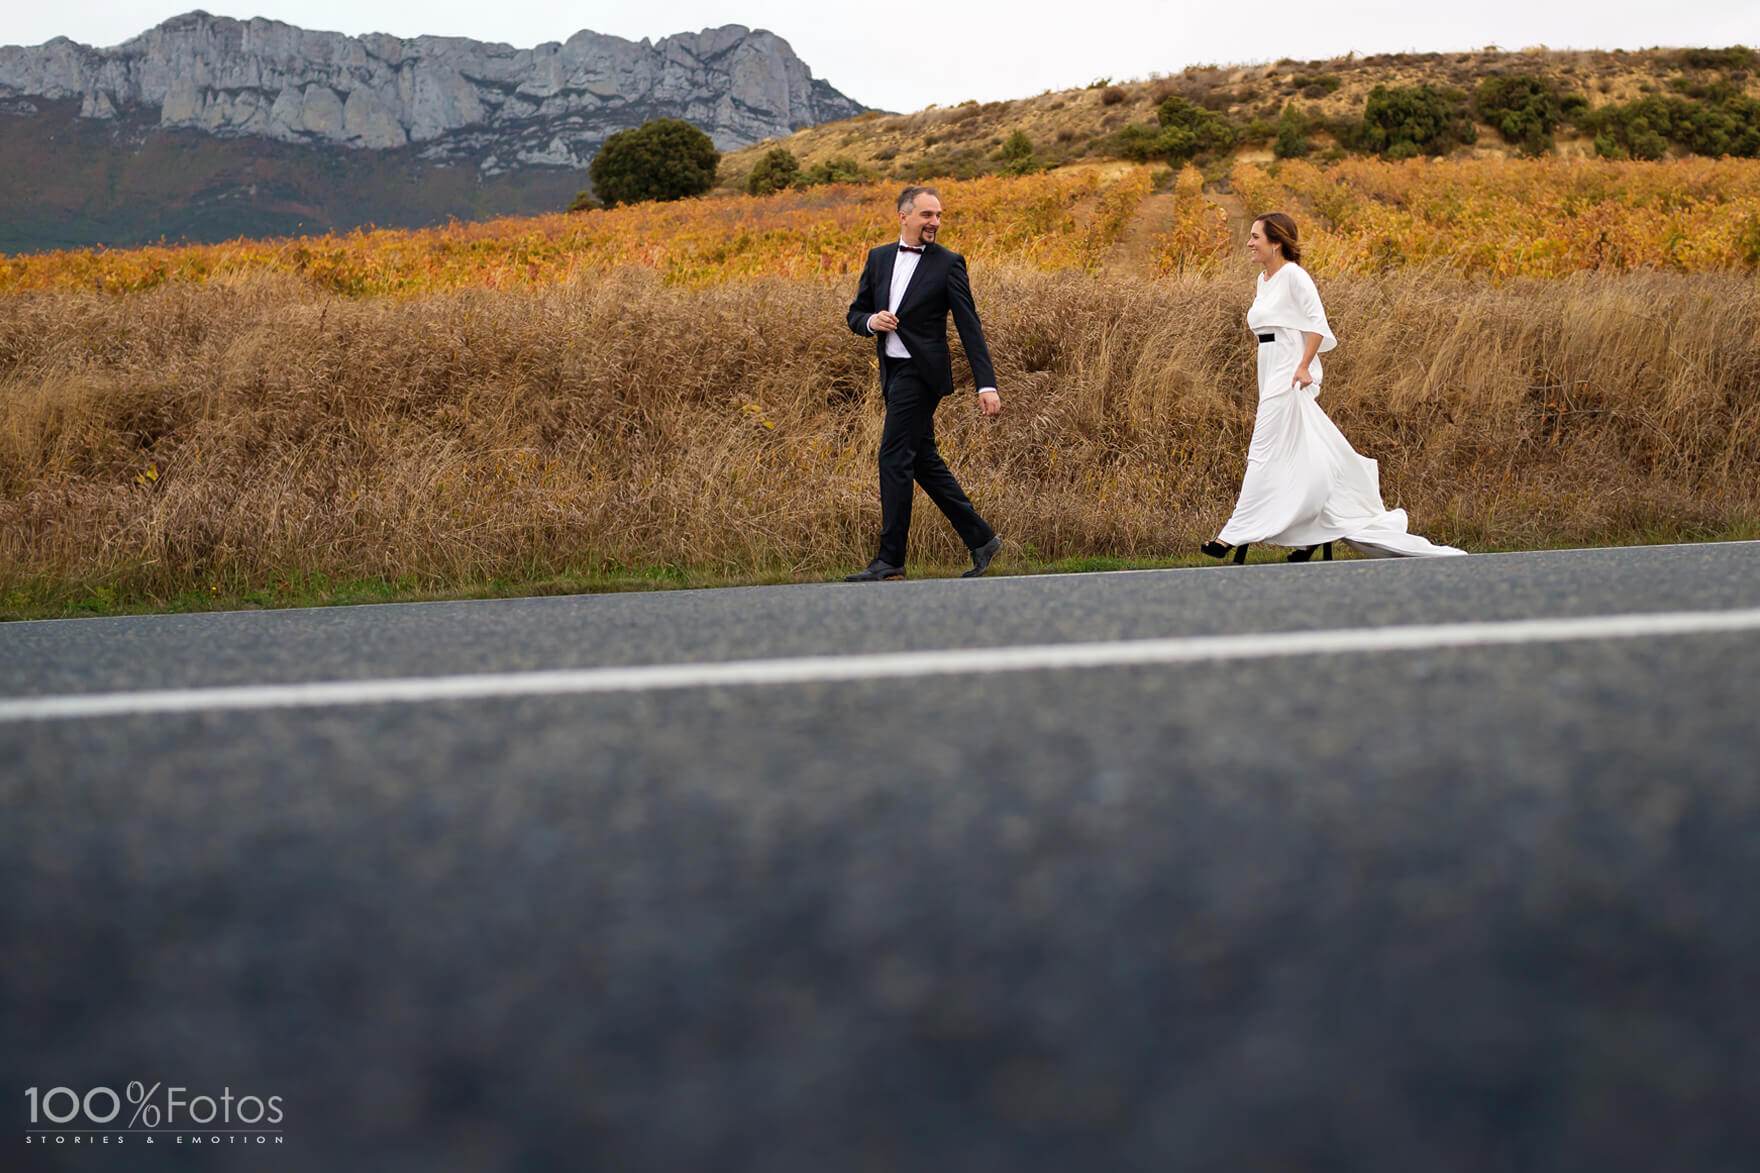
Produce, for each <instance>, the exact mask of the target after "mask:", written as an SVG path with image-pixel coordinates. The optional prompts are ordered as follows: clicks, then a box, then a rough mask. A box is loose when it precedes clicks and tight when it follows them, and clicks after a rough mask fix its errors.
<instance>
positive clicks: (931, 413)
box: [880, 359, 996, 566]
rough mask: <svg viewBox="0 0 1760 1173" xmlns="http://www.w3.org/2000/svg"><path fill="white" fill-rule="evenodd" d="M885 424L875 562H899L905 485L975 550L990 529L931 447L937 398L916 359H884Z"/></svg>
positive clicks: (906, 523)
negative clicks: (919, 489) (917, 490)
mask: <svg viewBox="0 0 1760 1173" xmlns="http://www.w3.org/2000/svg"><path fill="white" fill-rule="evenodd" d="M886 366H887V367H888V370H887V372H886V375H887V378H886V426H885V428H884V430H882V432H881V433H880V561H882V562H885V563H888V564H890V565H892V566H903V565H904V555H905V546H906V542H907V539H908V538H909V536H910V529H911V486H912V484H913V483H915V484H919V485H921V486H923V491H924V492H925V493H928V494H929V500H931V501H933V502H935V504H936V506H937V507H938V508H940V510H941V512H942V513H945V514H946V515H947V520H948V521H950V522H952V523H953V528H954V532H956V533H958V534H959V538H960V541H962V542H964V543H965V544H966V548H967V549H976V548H977V547H979V546H982V545H983V544H984V543H985V542H988V541H989V540H990V539H991V538H993V537H995V536H996V531H995V530H993V529H991V528H990V526H989V524H988V523H986V522H985V521H984V519H983V518H982V517H979V516H978V511H977V510H976V509H974V508H972V503H971V501H970V499H968V498H967V497H966V494H965V490H964V489H962V488H960V487H959V482H958V481H957V480H955V479H954V476H953V474H952V473H951V472H949V471H948V470H947V464H946V462H945V461H943V460H942V459H941V453H940V451H939V450H937V449H936V447H935V408H936V407H937V406H939V405H940V402H941V397H940V396H939V395H937V394H935V392H934V391H933V390H931V389H930V388H929V385H928V384H927V383H926V382H924V381H923V377H922V375H921V374H920V373H918V371H917V369H916V364H915V363H913V362H911V361H909V360H898V359H894V360H892V361H890V362H888V363H887V364H886Z"/></svg>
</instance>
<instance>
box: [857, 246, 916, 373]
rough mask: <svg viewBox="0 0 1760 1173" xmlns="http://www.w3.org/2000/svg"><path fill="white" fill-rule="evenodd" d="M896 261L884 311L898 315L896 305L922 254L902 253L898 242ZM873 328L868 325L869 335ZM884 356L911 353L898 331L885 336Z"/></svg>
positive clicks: (900, 355) (906, 356) (907, 356)
mask: <svg viewBox="0 0 1760 1173" xmlns="http://www.w3.org/2000/svg"><path fill="white" fill-rule="evenodd" d="M898 243H899V250H898V259H897V260H896V261H893V262H892V290H891V293H890V295H889V296H888V297H887V299H886V311H887V312H888V313H890V314H893V315H895V316H896V315H897V314H898V303H899V302H901V301H903V300H904V291H905V289H906V288H907V287H908V286H909V285H910V283H911V275H912V274H914V273H915V272H916V271H917V262H918V261H920V260H922V259H923V254H922V253H907V252H905V251H904V241H902V240H900V241H899V242H898ZM873 329H874V327H873V326H872V325H869V327H868V330H869V332H870V333H871V332H872V331H873ZM886 355H887V357H888V358H909V357H910V356H911V352H910V351H908V350H906V349H905V346H904V342H903V341H901V340H900V339H899V337H898V331H897V330H892V331H890V332H888V333H887V335H886Z"/></svg>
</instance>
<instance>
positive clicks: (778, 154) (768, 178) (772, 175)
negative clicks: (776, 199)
mask: <svg viewBox="0 0 1760 1173" xmlns="http://www.w3.org/2000/svg"><path fill="white" fill-rule="evenodd" d="M800 174H801V161H800V160H799V159H797V158H795V157H794V152H793V151H790V150H789V149H788V148H787V147H774V148H772V149H771V150H770V152H769V153H768V154H766V155H765V156H764V157H763V158H762V159H759V160H758V165H757V166H756V167H753V168H752V174H751V176H750V177H749V178H747V180H746V193H747V194H748V195H755V196H761V195H772V194H774V193H776V192H779V191H783V190H785V189H787V188H790V187H793V186H794V185H795V181H796V180H798V179H799V178H800Z"/></svg>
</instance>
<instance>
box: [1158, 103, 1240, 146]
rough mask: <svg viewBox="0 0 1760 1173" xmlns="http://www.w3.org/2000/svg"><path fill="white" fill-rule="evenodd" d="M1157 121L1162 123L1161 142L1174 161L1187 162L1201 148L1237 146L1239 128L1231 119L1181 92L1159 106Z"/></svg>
mask: <svg viewBox="0 0 1760 1173" xmlns="http://www.w3.org/2000/svg"><path fill="white" fill-rule="evenodd" d="M1155 121H1157V122H1159V123H1160V124H1161V145H1162V148H1163V153H1164V154H1165V156H1166V158H1167V161H1168V162H1170V163H1183V162H1184V161H1185V160H1187V159H1190V158H1191V157H1192V156H1193V155H1196V154H1198V153H1199V152H1200V151H1226V150H1228V148H1230V147H1232V146H1234V140H1235V128H1234V127H1233V126H1231V125H1229V121H1228V119H1226V118H1224V117H1223V116H1222V115H1221V114H1218V113H1216V112H1215V111H1214V110H1206V109H1204V107H1202V106H1200V105H1198V104H1197V103H1195V102H1188V101H1186V100H1185V99H1184V98H1182V97H1180V96H1179V95H1178V94H1174V95H1172V96H1171V97H1169V98H1168V99H1167V100H1166V101H1164V102H1162V103H1161V105H1160V106H1158V107H1157V108H1156V110H1155Z"/></svg>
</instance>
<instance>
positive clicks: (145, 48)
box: [0, 11, 863, 177]
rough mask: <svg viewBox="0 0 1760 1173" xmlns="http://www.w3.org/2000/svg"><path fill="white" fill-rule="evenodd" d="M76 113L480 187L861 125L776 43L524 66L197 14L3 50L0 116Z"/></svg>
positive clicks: (699, 36)
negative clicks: (42, 103)
mask: <svg viewBox="0 0 1760 1173" xmlns="http://www.w3.org/2000/svg"><path fill="white" fill-rule="evenodd" d="M32 99H42V100H46V101H55V102H66V101H68V100H71V99H77V100H78V101H79V103H80V108H79V114H80V117H81V118H82V119H91V120H98V121H110V120H118V119H124V118H129V117H131V116H132V117H135V118H137V119H138V117H139V115H140V114H141V113H143V112H144V111H147V110H149V109H151V108H156V109H157V111H158V117H157V124H158V126H159V127H161V128H163V129H166V130H194V131H198V132H204V133H207V134H211V135H217V136H228V137H242V136H252V137H260V138H267V139H271V140H276V141H279V142H283V143H292V144H306V145H313V146H321V147H331V148H334V147H345V148H351V149H370V150H401V149H403V148H411V149H412V150H413V153H414V154H415V155H416V157H418V158H420V159H421V160H423V161H425V162H429V163H459V162H466V161H468V162H469V163H470V164H472V165H474V166H475V167H476V168H477V170H478V171H479V173H480V174H481V175H483V176H484V177H488V176H494V175H498V174H502V173H506V172H510V171H515V170H518V169H522V168H529V167H540V168H563V169H578V168H581V167H584V166H585V165H586V164H587V162H588V161H590V159H591V157H592V155H593V153H594V152H595V151H596V150H597V149H598V147H599V145H600V144H601V143H603V142H604V140H605V138H606V137H607V136H609V135H610V134H612V133H613V132H615V131H617V130H621V129H624V128H626V127H629V126H635V125H639V124H640V123H642V122H643V121H646V120H647V119H649V118H656V117H673V118H683V119H685V120H687V121H689V122H691V123H694V124H695V125H697V126H699V127H701V128H702V129H703V130H705V131H706V132H708V133H709V135H710V136H711V137H712V138H713V139H714V140H715V144H716V146H717V147H719V148H721V149H723V150H728V149H733V148H737V147H740V146H744V145H747V144H750V143H754V142H758V141H761V140H763V139H765V138H770V137H774V136H777V135H785V134H788V133H790V132H792V131H795V130H797V129H800V128H803V127H807V126H813V125H817V124H819V123H821V122H828V121H834V120H837V119H842V118H848V117H851V116H854V115H856V114H859V113H861V112H862V110H863V107H862V106H861V105H860V104H859V103H857V102H854V101H852V100H851V99H849V98H847V97H845V96H844V95H842V94H840V93H839V92H838V91H837V90H835V89H834V88H832V87H831V85H830V84H828V83H827V82H825V81H822V80H820V79H817V78H814V77H813V76H812V74H811V72H810V70H809V69H808V67H807V65H806V63H805V62H803V61H801V60H800V58H799V57H797V56H795V54H794V51H793V50H792V49H791V48H790V47H789V45H788V42H786V41H785V40H783V39H782V38H781V37H778V36H776V35H775V34H774V33H770V32H766V31H764V30H756V31H754V30H751V29H748V28H746V27H744V26H742V25H727V26H724V27H722V28H717V29H706V30H704V31H702V32H699V33H681V34H678V35H676V36H671V37H667V38H665V39H663V40H661V41H658V42H654V43H650V42H649V41H647V40H643V41H640V42H634V41H628V40H624V39H623V38H621V37H613V36H605V35H602V34H599V33H594V32H590V31H582V32H579V33H576V34H575V35H574V36H572V37H570V38H569V39H568V40H567V41H564V42H549V43H546V44H543V45H539V46H537V47H535V48H531V49H515V48H513V47H511V46H509V45H504V44H491V43H485V42H480V41H474V40H470V39H467V38H462V37H432V36H423V37H415V38H412V39H408V40H405V39H402V38H399V37H395V36H391V35H389V34H370V35H367V36H363V37H350V36H345V35H343V34H341V33H334V32H317V31H311V30H306V29H301V28H297V27H295V26H293V25H289V24H283V23H281V22H280V21H273V20H266V19H261V18H258V19H254V20H249V21H239V20H233V19H230V18H227V17H217V16H211V15H209V14H208V13H206V12H200V11H197V12H191V13H187V14H185V15H183V16H178V17H174V18H172V19H171V20H168V21H166V22H164V23H163V24H161V25H159V26H158V27H156V28H153V29H150V30H148V31H147V32H145V33H143V34H141V35H140V36H138V37H135V38H134V39H132V40H130V41H127V42H124V43H123V44H122V45H119V46H116V47H114V48H109V49H97V48H92V47H90V46H86V45H80V44H76V43H75V42H73V41H70V40H68V39H67V38H65V37H58V38H56V39H54V40H52V41H49V42H47V43H46V44H43V45H40V46H34V47H24V46H5V47H0V116H3V115H10V116H13V117H29V116H30V115H31V114H32V113H33V112H34V110H35V106H34V104H33V102H32Z"/></svg>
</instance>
